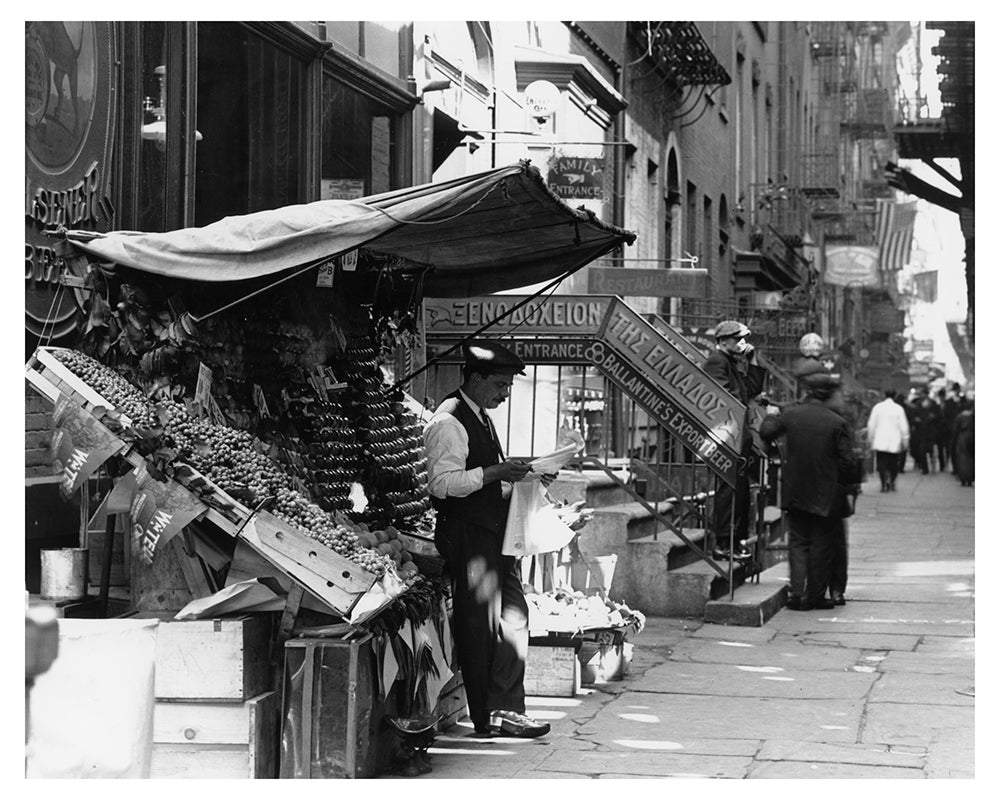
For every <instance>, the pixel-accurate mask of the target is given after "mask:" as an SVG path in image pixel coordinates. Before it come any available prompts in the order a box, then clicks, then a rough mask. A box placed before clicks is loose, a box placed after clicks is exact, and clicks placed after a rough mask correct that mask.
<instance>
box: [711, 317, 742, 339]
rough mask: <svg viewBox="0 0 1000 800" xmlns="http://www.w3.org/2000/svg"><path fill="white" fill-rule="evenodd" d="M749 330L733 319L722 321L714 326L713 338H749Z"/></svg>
mask: <svg viewBox="0 0 1000 800" xmlns="http://www.w3.org/2000/svg"><path fill="white" fill-rule="evenodd" d="M749 335H750V329H749V328H748V327H747V326H746V325H744V324H743V323H742V322H737V321H736V320H735V319H724V320H722V322H720V323H719V324H718V325H716V326H715V333H714V336H715V338H716V339H725V338H726V337H727V336H749Z"/></svg>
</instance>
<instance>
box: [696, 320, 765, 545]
mask: <svg viewBox="0 0 1000 800" xmlns="http://www.w3.org/2000/svg"><path fill="white" fill-rule="evenodd" d="M714 333H715V350H713V351H712V353H711V354H710V355H709V357H708V359H707V360H706V361H705V365H704V367H703V369H704V370H705V372H706V373H707V374H709V375H710V376H711V377H713V378H715V380H716V381H717V382H718V383H720V384H721V385H722V386H723V388H725V389H726V390H728V391H729V393H730V394H731V395H733V397H735V398H736V399H737V400H739V401H740V402H741V403H743V405H745V406H749V404H750V401H751V400H752V399H753V398H755V397H756V396H757V395H759V394H760V393H761V392H762V391H763V390H764V380H765V378H766V377H767V370H765V369H764V368H763V367H762V366H760V364H758V363H757V351H756V350H755V349H754V346H753V345H752V344H750V343H749V342H748V341H747V338H748V337H749V336H750V329H749V328H748V327H747V326H746V325H744V324H743V323H742V322H737V321H736V320H733V319H727V320H723V321H722V322H720V323H719V324H718V325H716V326H715V331H714ZM752 443H753V437H752V434H751V432H750V420H749V414H748V415H747V416H746V417H745V418H744V420H743V439H742V440H741V441H740V455H741V456H742V457H743V458H744V459H745V464H744V467H745V468H741V469H739V470H737V475H736V485H735V486H734V487H730V486H729V484H728V483H726V482H725V481H723V480H718V481H716V488H715V499H714V502H713V512H712V533H713V538H714V541H715V547H714V549H713V550H712V555H713V556H714V557H715V558H717V559H725V560H728V559H729V558H730V555H732V556H733V557H734V558H748V557H749V556H750V553H749V551H747V550H746V548H745V547H744V546H743V545H741V544H740V541H741V540H744V539H746V538H748V536H749V525H750V461H751V458H752ZM730 527H732V531H733V534H732V538H733V539H734V540H735V546H734V548H733V551H732V553H730Z"/></svg>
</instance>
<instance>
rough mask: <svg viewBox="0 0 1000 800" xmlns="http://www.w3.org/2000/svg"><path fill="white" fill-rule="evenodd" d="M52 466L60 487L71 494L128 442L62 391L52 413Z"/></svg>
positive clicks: (63, 492)
mask: <svg viewBox="0 0 1000 800" xmlns="http://www.w3.org/2000/svg"><path fill="white" fill-rule="evenodd" d="M51 449H52V456H53V461H52V464H53V469H54V471H55V473H56V474H57V475H59V476H60V480H59V490H60V492H61V493H62V494H63V497H69V496H70V495H71V494H73V492H75V491H76V490H77V489H79V488H80V487H81V486H82V485H83V484H84V483H85V482H86V481H87V479H88V478H90V476H91V475H93V474H94V473H95V472H97V470H98V469H99V468H100V467H101V465H102V464H103V463H104V462H105V461H107V460H108V459H109V458H111V456H113V455H115V454H116V453H120V452H121V451H122V450H124V449H125V443H124V442H123V441H122V440H121V439H119V438H118V437H117V436H115V435H114V434H113V433H112V432H111V431H110V430H108V429H107V428H106V427H105V426H104V425H102V424H101V423H100V422H99V421H98V419H97V418H96V417H95V416H94V415H93V414H91V413H90V412H89V411H87V410H86V409H85V408H83V407H82V406H81V405H80V404H79V403H77V402H76V401H74V400H73V399H72V398H70V397H68V396H66V395H62V396H61V397H60V398H59V402H58V403H56V408H55V411H54V412H53V414H52V440H51Z"/></svg>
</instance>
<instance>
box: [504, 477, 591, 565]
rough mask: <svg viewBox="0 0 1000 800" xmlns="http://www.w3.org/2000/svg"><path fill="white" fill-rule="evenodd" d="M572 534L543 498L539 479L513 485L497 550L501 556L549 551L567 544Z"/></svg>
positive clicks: (543, 494) (555, 510) (555, 509)
mask: <svg viewBox="0 0 1000 800" xmlns="http://www.w3.org/2000/svg"><path fill="white" fill-rule="evenodd" d="M574 534H575V532H574V531H573V529H572V528H570V527H569V525H567V524H566V523H565V522H563V521H562V518H561V517H560V516H559V512H558V510H557V507H556V506H555V505H553V504H552V503H550V502H549V500H548V499H547V497H546V494H545V488H544V487H543V486H542V484H541V482H540V481H521V482H519V483H515V484H514V490H513V492H512V494H511V497H510V512H509V513H508V515H507V528H506V530H505V531H504V538H503V548H502V550H501V552H502V553H503V554H504V555H505V556H530V555H535V554H537V553H551V552H552V551H553V550H560V549H562V548H563V547H565V546H566V545H567V544H569V542H570V540H571V539H572V538H573V536H574Z"/></svg>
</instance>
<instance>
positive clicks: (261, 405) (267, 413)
mask: <svg viewBox="0 0 1000 800" xmlns="http://www.w3.org/2000/svg"><path fill="white" fill-rule="evenodd" d="M253 402H254V405H255V406H257V413H259V414H260V415H261V417H273V416H274V415H273V414H272V413H271V410H270V409H269V408H268V407H267V398H265V397H264V390H263V389H261V388H260V385H259V384H256V383H255V384H254V385H253Z"/></svg>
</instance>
